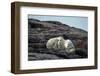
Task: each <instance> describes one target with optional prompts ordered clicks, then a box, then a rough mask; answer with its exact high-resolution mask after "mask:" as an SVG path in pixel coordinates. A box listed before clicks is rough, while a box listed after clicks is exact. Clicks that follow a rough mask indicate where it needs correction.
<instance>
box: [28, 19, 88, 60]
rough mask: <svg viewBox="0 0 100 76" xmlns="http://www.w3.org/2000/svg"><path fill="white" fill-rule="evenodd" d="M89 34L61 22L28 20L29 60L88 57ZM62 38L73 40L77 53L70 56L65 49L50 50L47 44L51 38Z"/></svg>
mask: <svg viewBox="0 0 100 76" xmlns="http://www.w3.org/2000/svg"><path fill="white" fill-rule="evenodd" d="M87 35H88V32H87V31H84V30H82V29H79V28H75V27H70V26H69V25H66V24H63V23H61V22H59V21H40V20H37V19H28V53H29V54H30V53H32V55H28V56H29V60H46V59H77V58H87V57H88V48H87V45H88V40H87ZM58 36H62V37H64V39H70V40H72V42H73V44H74V45H75V48H76V52H74V53H71V54H68V53H67V52H66V51H65V49H62V50H53V49H51V50H49V49H47V48H46V43H47V41H48V40H49V39H50V38H53V37H58Z"/></svg>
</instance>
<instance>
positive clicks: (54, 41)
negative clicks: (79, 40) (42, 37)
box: [46, 37, 75, 53]
mask: <svg viewBox="0 0 100 76" xmlns="http://www.w3.org/2000/svg"><path fill="white" fill-rule="evenodd" d="M46 46H47V48H48V49H65V50H66V52H68V53H71V52H74V51H75V47H74V45H73V43H72V41H71V40H69V39H67V40H64V38H63V37H55V38H51V39H49V40H48V42H47V44H46Z"/></svg>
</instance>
